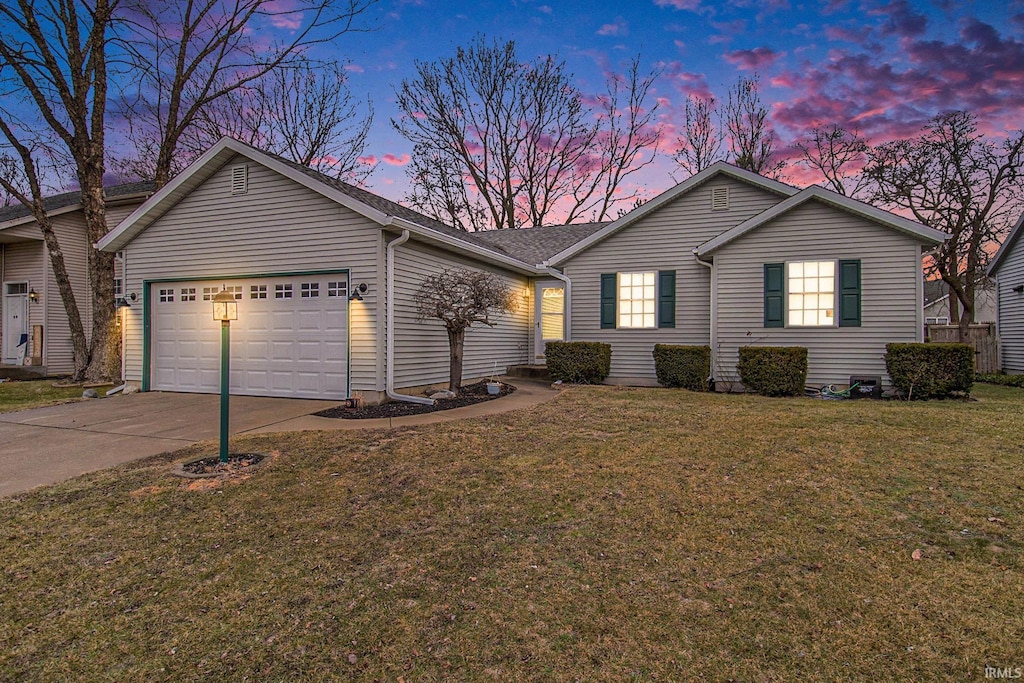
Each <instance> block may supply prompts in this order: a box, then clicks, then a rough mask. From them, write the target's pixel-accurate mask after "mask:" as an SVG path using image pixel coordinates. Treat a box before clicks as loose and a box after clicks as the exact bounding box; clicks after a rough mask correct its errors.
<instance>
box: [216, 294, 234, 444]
mask: <svg viewBox="0 0 1024 683" xmlns="http://www.w3.org/2000/svg"><path fill="white" fill-rule="evenodd" d="M213 319H214V320H219V321H220V461H221V462H227V461H228V400H229V397H230V394H231V373H230V369H231V321H232V320H238V302H237V301H235V295H234V294H233V293H231V292H229V291H228V290H226V289H222V290H220V291H219V292H217V294H215V295H214V297H213Z"/></svg>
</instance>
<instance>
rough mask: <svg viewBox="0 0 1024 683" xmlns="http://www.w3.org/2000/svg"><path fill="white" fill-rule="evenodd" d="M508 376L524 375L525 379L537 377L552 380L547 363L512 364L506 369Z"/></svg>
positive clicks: (537, 378) (540, 379)
mask: <svg viewBox="0 0 1024 683" xmlns="http://www.w3.org/2000/svg"><path fill="white" fill-rule="evenodd" d="M505 376H506V377H522V378H523V379H535V380H539V381H543V382H549V381H551V376H550V375H549V374H548V368H547V366H546V365H510V366H509V367H508V369H507V370H505Z"/></svg>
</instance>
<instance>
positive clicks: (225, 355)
mask: <svg viewBox="0 0 1024 683" xmlns="http://www.w3.org/2000/svg"><path fill="white" fill-rule="evenodd" d="M230 366H231V323H230V322H228V321H227V320H222V321H221V323H220V461H221V462H227V461H228V396H230V394H231V373H230Z"/></svg>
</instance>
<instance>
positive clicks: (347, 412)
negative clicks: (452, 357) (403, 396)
mask: <svg viewBox="0 0 1024 683" xmlns="http://www.w3.org/2000/svg"><path fill="white" fill-rule="evenodd" d="M515 390H516V388H515V387H514V386H512V385H511V384H505V383H504V382H502V383H501V391H499V392H498V394H497V395H493V394H488V393H487V382H486V381H481V382H477V383H476V384H470V385H468V386H464V387H462V391H461V392H460V393H459V395H458V396H456V397H455V398H440V399H437V400H436V401H434V405H432V406H428V405H423V404H420V403H405V402H404V401H392V402H391V403H381V404H379V405H375V406H363V407H362V408H359V409H356V410H353V409H351V408H344V407H341V406H339V407H337V408H328V409H327V410H321V411H320V412H319V413H313V414H314V415H318V416H320V417H339V418H342V419H345V420H372V419H374V418H380V417H402V416H404V415H421V414H423V413H434V412H437V411H439V410H451V409H452V408H464V407H465V406H471V405H474V404H476V403H482V402H484V401H490V400H493V399H496V398H501V397H502V396H508V395H509V394H511V393H512V392H513V391H515Z"/></svg>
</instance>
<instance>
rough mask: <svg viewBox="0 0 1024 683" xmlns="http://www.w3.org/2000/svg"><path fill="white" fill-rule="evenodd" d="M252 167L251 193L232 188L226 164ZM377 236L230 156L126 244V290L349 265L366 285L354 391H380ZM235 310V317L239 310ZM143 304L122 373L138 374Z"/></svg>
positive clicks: (354, 324) (354, 318)
mask: <svg viewBox="0 0 1024 683" xmlns="http://www.w3.org/2000/svg"><path fill="white" fill-rule="evenodd" d="M239 163H248V165H249V187H248V193H246V194H242V195H232V194H231V167H232V166H233V165H235V164H239ZM380 243H381V232H380V229H379V228H378V226H377V225H376V224H375V223H373V222H372V221H370V220H369V219H367V218H365V217H363V216H361V215H359V214H357V213H355V212H354V211H351V210H349V209H347V208H345V207H342V206H340V205H339V204H337V203H336V202H334V201H332V200H330V199H327V198H325V197H323V196H321V195H319V194H317V193H316V192H313V191H312V190H310V189H308V188H306V187H304V186H302V185H299V184H298V183H296V182H294V181H292V180H290V179H288V178H286V177H284V176H282V175H279V174H278V173H275V172H274V171H271V170H270V169H268V168H266V167H264V166H261V165H260V164H257V163H255V162H253V161H251V160H248V159H246V158H244V157H236V158H235V159H234V160H232V161H231V162H230V163H228V164H225V165H224V167H223V168H221V169H219V170H218V171H217V172H216V173H214V174H213V175H212V176H211V177H210V178H209V179H208V180H206V181H205V182H204V183H203V184H202V185H200V186H199V187H198V188H196V189H195V190H194V191H193V192H191V193H190V194H189V195H188V196H186V197H185V198H184V199H183V200H182V201H181V202H179V203H178V204H177V205H175V206H174V207H173V208H171V209H170V210H169V211H168V212H167V213H166V214H164V215H163V216H161V217H160V218H159V219H158V220H157V221H155V222H154V223H153V224H152V225H150V226H149V227H148V228H147V229H146V230H145V231H144V232H143V233H142V234H140V235H139V236H138V237H137V238H136V239H135V240H133V241H132V242H131V243H129V244H128V246H127V247H126V249H125V260H126V269H127V273H128V276H127V283H126V290H125V291H126V292H135V293H137V294H139V295H140V297H141V294H142V282H143V280H144V279H146V280H152V279H160V278H188V279H197V280H199V279H208V278H217V277H224V276H231V275H236V276H238V275H260V274H265V273H284V272H301V271H309V270H329V269H330V270H333V269H343V268H348V269H350V270H351V272H350V276H349V281H350V283H354V284H357V283H360V282H365V283H366V284H367V291H366V293H365V294H364V295H363V299H364V301H363V302H362V304H361V305H360V306H358V307H355V306H354V307H352V309H351V318H350V335H351V344H350V348H349V353H350V372H351V381H352V390H353V391H380V390H381V389H382V388H383V387H382V384H381V382H380V379H379V378H380V373H379V371H378V367H377V362H378V361H377V352H376V349H377V342H378V313H379V306H378V300H379V298H380V297H381V296H382V292H381V288H382V286H383V285H382V283H381V282H380V280H379V278H378V262H379V254H380ZM244 314H245V311H244V308H243V307H240V311H239V315H244ZM142 343H143V330H142V305H141V298H140V300H139V303H138V304H133V305H132V307H131V309H129V311H128V313H127V329H126V334H125V352H126V379H128V380H132V381H140V380H141V379H142Z"/></svg>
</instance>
